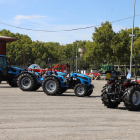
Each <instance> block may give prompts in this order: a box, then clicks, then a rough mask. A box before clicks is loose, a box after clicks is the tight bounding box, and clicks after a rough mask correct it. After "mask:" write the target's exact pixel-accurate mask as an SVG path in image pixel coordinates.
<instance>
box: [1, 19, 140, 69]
mask: <svg viewBox="0 0 140 140" xmlns="http://www.w3.org/2000/svg"><path fill="white" fill-rule="evenodd" d="M129 34H132V29H131V28H130V29H125V30H124V29H122V30H120V31H119V32H118V33H115V32H114V31H113V29H112V25H111V23H109V22H108V21H106V22H105V23H102V24H101V26H100V27H95V32H94V33H93V36H92V39H93V41H86V40H84V41H81V40H80V41H79V42H78V44H77V43H76V41H75V43H72V44H66V45H60V44H59V43H58V42H41V41H38V40H36V41H32V40H31V38H30V37H29V36H27V35H23V34H19V33H16V34H14V33H11V32H10V31H9V30H5V29H4V30H2V31H0V35H2V36H8V37H14V38H17V39H18V40H17V41H14V42H11V43H7V56H8V57H10V59H11V64H12V65H13V64H20V65H23V64H24V61H25V64H26V65H27V64H28V63H29V60H30V59H31V62H32V63H37V64H39V65H41V67H42V68H46V67H47V65H46V63H45V62H46V60H47V59H48V58H52V59H53V64H54V65H55V64H57V63H61V64H63V63H69V62H68V58H74V59H75V61H76V53H77V55H78V59H77V63H78V64H77V65H78V68H84V69H88V68H91V67H92V68H97V67H98V68H101V66H102V65H103V63H106V64H129V62H130V50H131V37H129ZM134 34H137V37H134V44H133V57H134V56H136V55H138V54H140V28H139V27H135V28H134ZM81 47H82V48H85V53H84V56H83V57H80V53H79V52H78V49H79V48H81ZM65 61H66V62H65ZM71 65H72V64H71ZM75 65H76V62H75V63H74V66H75ZM75 67H76V66H75Z"/></svg>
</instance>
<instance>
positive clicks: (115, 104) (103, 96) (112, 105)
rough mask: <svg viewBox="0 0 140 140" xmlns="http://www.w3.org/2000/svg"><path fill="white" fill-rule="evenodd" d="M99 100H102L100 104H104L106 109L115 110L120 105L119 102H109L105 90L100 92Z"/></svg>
mask: <svg viewBox="0 0 140 140" xmlns="http://www.w3.org/2000/svg"><path fill="white" fill-rule="evenodd" d="M101 100H102V103H103V104H104V106H106V107H107V108H117V107H118V105H119V104H120V103H119V102H112V101H111V99H110V97H109V96H108V95H107V93H106V89H105V88H104V89H103V90H102V94H101Z"/></svg>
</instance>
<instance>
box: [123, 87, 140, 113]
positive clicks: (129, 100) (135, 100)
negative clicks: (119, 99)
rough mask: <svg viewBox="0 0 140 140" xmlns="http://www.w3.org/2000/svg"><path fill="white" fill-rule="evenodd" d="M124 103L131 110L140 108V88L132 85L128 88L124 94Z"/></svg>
mask: <svg viewBox="0 0 140 140" xmlns="http://www.w3.org/2000/svg"><path fill="white" fill-rule="evenodd" d="M124 105H125V107H126V109H127V110H129V111H138V110H140V88H139V87H136V86H135V87H131V88H128V89H127V90H126V92H125V96H124Z"/></svg>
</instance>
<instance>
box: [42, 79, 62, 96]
mask: <svg viewBox="0 0 140 140" xmlns="http://www.w3.org/2000/svg"><path fill="white" fill-rule="evenodd" d="M42 85H43V86H42V88H43V91H44V92H45V93H46V94H47V95H53V96H55V95H61V94H62V93H61V85H60V83H59V81H58V79H56V78H55V77H47V78H45V79H44V81H43V84H42Z"/></svg>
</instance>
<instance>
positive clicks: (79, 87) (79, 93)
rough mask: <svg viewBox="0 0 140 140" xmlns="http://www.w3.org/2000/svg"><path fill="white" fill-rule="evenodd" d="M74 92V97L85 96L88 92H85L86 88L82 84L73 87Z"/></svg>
mask: <svg viewBox="0 0 140 140" xmlns="http://www.w3.org/2000/svg"><path fill="white" fill-rule="evenodd" d="M74 92H75V95H76V96H78V97H84V96H87V93H88V90H87V87H86V86H85V85H84V84H77V85H76V86H75V87H74Z"/></svg>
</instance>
